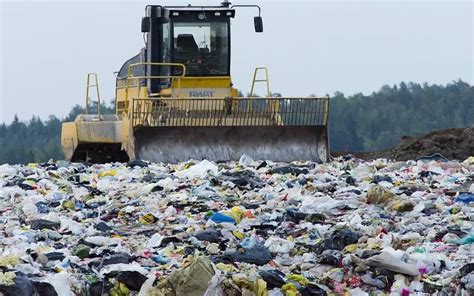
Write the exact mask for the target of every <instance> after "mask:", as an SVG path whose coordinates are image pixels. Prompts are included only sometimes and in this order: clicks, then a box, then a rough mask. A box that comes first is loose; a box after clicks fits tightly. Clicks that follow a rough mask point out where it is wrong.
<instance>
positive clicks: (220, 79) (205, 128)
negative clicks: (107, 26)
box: [61, 1, 329, 162]
mask: <svg viewBox="0 0 474 296" xmlns="http://www.w3.org/2000/svg"><path fill="white" fill-rule="evenodd" d="M237 7H246V8H247V7H255V8H258V11H259V15H258V16H256V17H254V25H255V31H256V32H262V31H263V21H262V18H261V16H260V7H258V6H257V5H232V4H231V3H229V2H227V1H224V2H223V3H222V4H221V5H220V6H191V5H189V6H161V5H149V6H146V8H145V17H143V19H142V24H141V30H142V32H143V33H144V41H145V47H144V48H143V49H142V50H141V51H140V53H139V54H137V55H136V56H134V57H132V58H131V59H129V60H128V61H126V62H125V63H124V64H123V66H122V67H121V68H120V71H118V73H117V74H116V75H117V79H116V97H115V103H116V113H115V114H113V115H105V114H101V113H100V109H99V108H97V113H94V114H90V112H88V109H87V106H88V102H87V101H88V100H89V95H90V93H89V90H90V89H92V88H93V87H94V86H95V87H96V89H97V96H98V95H99V93H98V84H97V76H94V75H91V74H89V75H88V77H87V78H88V79H87V80H88V81H87V82H88V83H87V94H86V112H85V113H86V114H81V115H79V116H78V117H77V118H76V120H75V121H74V122H66V123H63V126H62V134H61V146H62V150H63V152H64V155H65V157H66V159H69V160H71V161H88V162H110V161H122V162H123V161H128V160H130V159H144V160H149V161H155V162H180V161H187V160H189V159H197V160H200V159H204V158H205V159H209V160H213V161H227V160H238V159H239V158H240V157H241V155H242V154H247V155H249V156H250V157H252V158H253V159H267V160H274V161H294V160H311V161H318V162H325V161H328V159H329V147H328V131H327V123H328V111H329V110H328V109H329V98H327V97H322V98H315V97H308V98H301V97H296V98H295V97H272V94H271V92H270V88H269V81H268V70H267V68H264V67H259V68H256V69H255V72H254V75H253V80H252V82H251V91H250V95H249V96H248V97H241V96H239V95H238V91H237V89H236V88H234V87H233V84H232V79H231V76H230V61H231V58H230V53H231V51H230V48H231V46H230V45H231V35H230V30H231V22H230V20H231V18H234V16H235V8H237ZM249 50H256V49H255V48H250V47H249ZM240 54H244V55H245V53H240ZM288 58H290V57H288ZM285 71H289V69H285ZM288 75H290V72H289V74H288ZM258 82H260V83H262V84H263V85H264V86H266V91H267V94H266V96H265V97H257V96H256V95H254V94H253V93H254V87H255V85H256V84H257V83H258ZM99 106H100V98H99Z"/></svg>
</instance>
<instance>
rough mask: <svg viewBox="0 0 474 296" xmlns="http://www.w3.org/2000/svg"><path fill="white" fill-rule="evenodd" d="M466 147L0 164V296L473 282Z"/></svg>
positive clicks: (445, 287) (371, 289)
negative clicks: (328, 155) (394, 156)
mask: <svg viewBox="0 0 474 296" xmlns="http://www.w3.org/2000/svg"><path fill="white" fill-rule="evenodd" d="M473 182H474V157H470V158H468V159H466V160H465V161H464V162H453V161H446V160H444V159H436V160H433V159H425V160H418V161H404V162H392V161H388V160H385V159H377V160H373V161H363V160H360V159H357V158H355V157H351V156H344V157H338V158H336V159H334V160H333V161H332V162H330V163H325V164H317V163H313V162H294V163H274V162H271V161H254V160H253V159H251V158H250V157H248V156H246V155H243V156H242V157H241V159H240V161H238V162H222V163H214V162H210V161H207V160H203V161H189V162H186V163H179V164H159V163H148V162H144V161H131V162H129V163H125V164H123V163H114V164H103V165H86V164H79V163H68V162H64V161H58V162H49V163H43V164H29V165H0V295H1V294H3V295H61V296H68V295H93V296H94V295H114V296H119V295H140V296H144V295H166V296H168V295H176V296H177V295H179V296H194V295H208V296H210V295H257V296H265V295H273V296H276V295H288V296H294V295H303V296H306V295H342V294H344V293H346V294H347V293H349V294H350V295H369V294H370V295H387V294H390V295H409V294H418V295H426V294H435V293H439V294H443V295H472V294H473V293H474V252H473V251H474V227H473V226H474V221H473V219H474V185H473Z"/></svg>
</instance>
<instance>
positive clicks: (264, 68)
mask: <svg viewBox="0 0 474 296" xmlns="http://www.w3.org/2000/svg"><path fill="white" fill-rule="evenodd" d="M258 70H264V72H265V79H257V74H258ZM255 82H265V83H266V86H267V97H271V95H272V94H271V92H270V78H268V68H267V67H257V68H255V70H254V72H253V79H252V86H251V88H250V94H249V97H253V96H254V93H253V90H254V88H255Z"/></svg>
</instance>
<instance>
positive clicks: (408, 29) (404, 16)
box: [0, 0, 474, 122]
mask: <svg viewBox="0 0 474 296" xmlns="http://www.w3.org/2000/svg"><path fill="white" fill-rule="evenodd" d="M0 1H2V0H0ZM189 2H190V3H192V4H202V3H204V4H209V1H207V2H206V1H150V2H139V1H133V2H122V1H120V2H116V1H105V2H90V1H83V2H79V1H75V2H72V1H63V2H44V1H28V2H19V1H12V2H5V1H2V2H1V3H0V19H1V40H0V42H1V44H0V45H1V46H0V50H1V52H0V58H1V60H0V65H1V74H0V122H2V121H6V122H10V121H11V120H12V118H13V116H14V114H18V115H19V117H20V118H21V119H29V118H31V116H32V115H34V114H36V115H40V116H41V117H42V118H47V116H48V115H49V114H55V115H57V116H59V117H63V116H65V115H66V114H67V113H68V111H69V110H70V108H71V107H72V106H73V105H75V104H78V103H79V104H84V95H85V78H86V73H88V72H97V73H98V74H99V79H100V87H101V96H102V98H103V99H106V100H107V101H110V100H111V99H112V98H113V97H114V87H115V81H114V75H113V72H114V71H117V70H118V69H119V68H120V66H121V65H122V63H123V62H124V61H125V60H126V59H128V58H129V57H131V56H133V55H135V54H136V53H138V51H139V50H140V48H141V47H142V46H143V37H142V35H141V33H140V20H141V17H142V16H143V13H144V6H145V4H164V5H166V4H170V3H172V4H173V5H177V4H187V3H189ZM219 2H221V1H220V0H217V1H213V2H211V4H212V3H219ZM232 2H234V3H253V2H252V1H250V0H249V1H243V0H240V1H237V0H234V1H232ZM255 2H257V3H258V4H260V5H261V6H262V16H263V20H264V33H262V34H256V33H254V31H253V16H254V13H255V12H254V11H252V10H246V9H241V10H238V11H237V13H236V18H235V19H234V20H233V24H232V30H233V37H232V66H231V67H232V76H233V81H234V84H235V86H236V87H237V88H239V89H241V90H243V91H244V93H245V92H248V90H249V88H250V80H251V75H252V71H253V68H254V67H256V66H268V67H269V68H270V82H271V85H270V87H271V89H272V91H273V92H281V93H282V94H283V95H286V96H305V95H309V94H317V95H324V94H333V93H334V92H335V91H342V92H343V93H345V94H354V93H357V92H363V93H364V94H370V93H371V92H372V91H376V90H378V89H379V88H380V87H381V86H382V85H384V84H389V85H393V84H397V83H399V82H400V81H414V82H419V83H423V82H428V83H437V84H445V83H449V82H451V81H453V80H457V79H462V80H464V81H466V82H468V83H471V84H473V77H474V73H473V72H474V70H473V69H474V65H473V57H474V53H473V48H474V44H473V43H474V42H473V15H474V8H473V2H472V1H464V2H453V1H444V2H440V1H417V2H414V1H339V2H335V1H303V2H296V1H255Z"/></svg>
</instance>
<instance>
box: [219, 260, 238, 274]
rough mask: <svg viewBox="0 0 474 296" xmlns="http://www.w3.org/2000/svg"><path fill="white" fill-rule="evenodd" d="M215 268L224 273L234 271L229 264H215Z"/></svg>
mask: <svg viewBox="0 0 474 296" xmlns="http://www.w3.org/2000/svg"><path fill="white" fill-rule="evenodd" d="M216 267H217V268H218V269H220V270H222V271H225V272H231V271H233V270H234V269H235V268H234V266H232V265H230V264H224V263H222V262H219V263H217V264H216Z"/></svg>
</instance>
